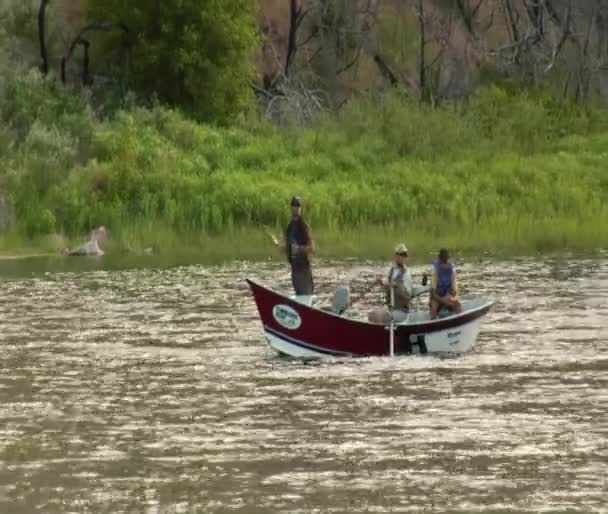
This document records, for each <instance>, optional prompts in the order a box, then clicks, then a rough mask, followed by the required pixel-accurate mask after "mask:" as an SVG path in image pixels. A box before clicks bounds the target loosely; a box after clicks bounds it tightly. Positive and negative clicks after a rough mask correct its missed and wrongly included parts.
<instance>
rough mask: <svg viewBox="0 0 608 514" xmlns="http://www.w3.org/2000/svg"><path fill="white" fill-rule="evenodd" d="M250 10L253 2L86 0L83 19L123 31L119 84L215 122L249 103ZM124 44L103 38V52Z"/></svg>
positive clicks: (116, 37) (253, 34)
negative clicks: (125, 63) (126, 66)
mask: <svg viewBox="0 0 608 514" xmlns="http://www.w3.org/2000/svg"><path fill="white" fill-rule="evenodd" d="M255 7H256V3H255V1H254V0H208V1H206V2H201V1H200V0H166V1H160V0H129V1H128V2H125V1H124V0H89V13H88V16H89V20H90V22H91V23H97V22H108V21H109V22H113V23H116V24H120V25H121V26H124V27H127V28H128V38H129V43H128V46H129V48H130V55H131V62H130V73H129V76H128V77H127V81H128V84H129V86H130V87H132V88H133V89H134V90H135V91H136V92H137V93H139V94H142V95H146V96H154V95H156V96H157V97H158V98H159V99H160V100H161V101H162V102H165V103H168V104H169V105H173V106H178V107H180V108H182V109H184V110H186V111H187V112H189V113H190V114H191V115H193V116H194V117H196V118H198V119H200V120H205V121H215V122H222V123H223V122H228V121H230V119H231V118H233V117H234V116H235V115H236V114H238V113H239V112H241V111H242V110H244V109H246V108H247V107H248V105H249V103H250V101H251V99H252V95H251V90H250V87H249V83H250V80H251V79H252V78H253V74H254V64H253V63H254V61H253V53H254V52H255V50H256V47H257V30H256V25H255V23H256V20H255V14H256V13H255ZM124 46H125V42H124V33H123V34H120V33H118V34H117V33H113V34H111V35H108V36H107V43H106V50H112V49H119V48H124Z"/></svg>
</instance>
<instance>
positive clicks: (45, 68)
mask: <svg viewBox="0 0 608 514" xmlns="http://www.w3.org/2000/svg"><path fill="white" fill-rule="evenodd" d="M49 2H50V0H41V1H40V8H39V9H38V38H39V40H40V57H41V58H42V63H41V65H40V71H42V73H43V74H44V75H46V74H48V72H49V57H48V54H47V50H46V35H45V32H46V31H45V28H46V27H45V19H44V16H45V12H46V8H47V6H48V5H49Z"/></svg>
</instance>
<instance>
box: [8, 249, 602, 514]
mask: <svg viewBox="0 0 608 514" xmlns="http://www.w3.org/2000/svg"><path fill="white" fill-rule="evenodd" d="M3 265H4V266H5V268H2V266H3ZM6 266H7V265H6V263H5V264H0V274H2V270H3V269H4V273H3V278H2V288H1V289H0V316H1V326H2V330H1V331H0V512H1V513H6V514H9V513H10V514H30V513H44V514H53V513H61V514H67V513H78V514H81V513H112V514H119V513H125V514H126V513H129V514H131V513H142V514H161V513H162V514H169V513H170V514H178V513H179V514H181V513H183V514H194V513H201V514H202V513H211V512H213V513H215V512H218V513H220V512H221V513H232V512H238V513H290V514H291V513H304V512H306V513H309V512H319V513H320V512H331V513H337V512H339V513H352V512H420V511H425V512H448V511H450V512H454V511H466V512H496V511H497V510H508V511H511V512H513V511H519V512H531V511H539V510H541V511H553V512H555V511H562V512H563V511H577V512H578V511H580V512H608V260H606V259H603V260H602V259H599V260H568V259H561V260H549V261H543V262H542V263H540V264H539V263H538V262H536V261H532V260H519V261H510V262H477V263H470V264H464V265H463V266H462V268H461V269H462V277H461V279H462V281H463V283H464V284H465V285H466V288H467V290H468V291H469V292H476V293H484V294H491V295H493V296H494V297H495V298H496V299H497V300H498V303H497V305H496V307H495V309H494V310H493V311H492V312H491V314H490V315H489V316H488V317H487V318H486V320H485V323H484V324H483V326H482V333H481V335H480V338H479V340H478V343H477V345H476V347H475V349H474V350H473V351H472V352H470V353H468V354H466V355H463V356H460V357H457V358H449V359H446V358H443V359H439V358H436V357H431V356H413V357H402V358H398V359H395V360H390V359H388V358H385V359H352V360H348V359H346V360H344V359H343V360H331V359H330V360H324V361H320V362H316V363H302V362H294V361H287V360H284V359H280V358H277V357H275V355H274V354H273V353H272V351H271V350H270V349H269V348H268V347H267V346H266V343H265V341H264V339H263V336H262V331H261V327H260V324H259V323H258V321H257V318H256V312H255V307H254V304H253V302H252V300H251V298H250V295H249V292H248V290H247V289H246V286H245V284H244V283H243V281H242V278H243V277H245V276H249V275H251V276H255V277H258V278H261V279H262V280H264V281H265V282H267V283H270V284H272V285H275V286H279V287H287V285H288V283H289V282H288V277H287V274H286V272H285V270H284V268H283V267H277V266H276V265H264V266H260V265H253V264H250V265H247V264H237V265H234V266H232V267H215V268H206V267H201V266H190V267H178V268H169V269H156V270H154V269H147V270H146V269H144V270H126V271H125V270H120V269H117V270H114V271H103V270H95V269H88V270H86V269H81V270H79V271H73V272H70V271H68V268H67V267H66V266H67V265H64V264H62V265H61V267H62V268H61V269H60V270H57V269H56V270H55V271H53V270H49V271H46V272H43V273H39V272H33V271H32V270H31V269H29V268H28V269H26V270H21V271H18V270H16V269H15V266H17V265H15V264H11V266H12V267H11V269H10V272H9V271H6ZM17 267H18V266H17ZM34 267H35V266H34ZM90 267H91V268H94V266H90ZM381 269H382V268H381V267H380V266H377V265H376V264H365V263H363V264H361V263H358V264H357V263H355V264H353V263H341V264H335V263H333V264H332V263H327V264H325V265H320V264H319V265H318V266H317V268H316V272H317V275H316V276H317V282H318V283H319V284H323V286H322V287H321V292H323V291H324V292H330V291H331V290H332V288H333V287H334V285H335V284H336V280H337V277H338V272H340V271H343V272H345V273H346V275H345V276H346V277H347V278H348V277H354V278H353V282H352V285H353V290H354V292H356V291H357V289H359V290H360V289H361V288H362V287H363V286H364V280H365V278H366V277H369V276H371V275H372V274H374V273H376V272H378V271H380V270H381ZM416 271H418V272H419V271H420V270H419V269H417V270H416ZM375 298H377V296H376V297H373V296H372V297H371V299H375ZM368 306H369V304H368V305H366V304H361V307H362V308H366V307H368Z"/></svg>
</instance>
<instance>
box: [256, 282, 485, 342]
mask: <svg viewBox="0 0 608 514" xmlns="http://www.w3.org/2000/svg"><path fill="white" fill-rule="evenodd" d="M245 280H246V282H247V283H248V284H249V286H250V287H251V286H255V287H258V288H260V289H263V290H265V291H268V292H270V293H272V294H274V295H276V296H279V297H280V298H283V299H285V300H287V301H288V302H289V303H290V304H291V305H290V306H291V307H294V306H297V308H304V309H305V310H306V309H308V310H311V311H314V312H317V313H320V314H324V315H327V316H332V317H335V318H338V319H340V320H342V321H346V322H348V323H353V324H359V325H365V326H368V327H385V328H387V327H388V326H389V325H382V324H380V323H370V322H369V321H363V320H358V319H353V318H347V317H345V316H341V315H340V314H336V313H335V312H333V311H326V310H323V309H321V308H319V307H314V306H312V305H306V304H304V303H301V302H298V301H297V300H295V299H293V298H290V297H289V296H285V295H284V294H283V293H279V292H278V291H275V290H274V289H272V288H270V287H267V286H265V285H262V284H260V283H259V282H256V281H255V280H252V279H249V278H246V279H245ZM481 299H482V300H484V301H483V303H482V304H481V305H479V306H477V307H475V308H473V309H470V310H463V311H462V312H460V313H458V314H452V315H450V316H445V317H443V318H437V319H433V320H432V319H428V320H426V321H416V322H414V323H408V322H407V320H406V321H402V322H399V323H395V324H394V327H395V328H396V329H397V328H400V327H414V328H416V327H420V326H424V328H427V327H428V328H429V329H431V330H425V332H429V333H430V332H435V330H432V327H433V326H434V325H439V324H444V323H445V322H446V321H449V322H450V323H451V322H453V321H456V320H458V319H459V318H461V317H465V316H466V317H467V318H468V317H470V316H471V314H476V313H478V312H479V311H484V312H483V313H481V314H479V316H473V318H472V319H467V320H466V321H464V322H463V323H462V324H456V325H454V326H460V325H464V324H466V323H469V322H471V321H474V320H475V319H478V318H479V317H481V316H483V315H484V314H485V313H486V312H487V311H488V310H489V309H490V308H491V307H492V306H493V305H494V304H495V303H496V302H495V300H493V299H491V298H483V297H481ZM256 305H257V300H256ZM440 330H445V329H444V328H439V330H437V331H440Z"/></svg>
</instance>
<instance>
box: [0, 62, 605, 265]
mask: <svg viewBox="0 0 608 514" xmlns="http://www.w3.org/2000/svg"><path fill="white" fill-rule="evenodd" d="M0 109H1V114H2V119H3V121H4V122H5V124H4V125H3V126H2V128H1V129H0V136H1V137H0V150H2V151H1V152H0V170H1V171H0V185H2V187H3V189H4V190H5V191H6V192H7V193H8V194H7V195H6V197H7V198H8V199H9V200H10V204H11V210H12V216H11V217H12V218H13V220H14V222H13V224H12V226H11V227H10V228H9V229H8V230H7V231H6V232H5V233H4V234H3V235H0V253H1V254H4V255H16V254H26V253H47V252H48V253H51V254H58V253H60V252H61V250H62V249H63V248H66V247H70V248H72V247H74V246H78V245H80V244H81V243H82V242H83V241H82V238H83V237H85V234H87V233H88V232H89V231H90V230H91V228H93V227H95V226H99V225H105V226H106V227H108V228H109V230H110V232H111V233H112V241H113V246H112V248H110V251H111V252H116V253H135V254H138V253H144V252H150V251H151V252H152V253H155V252H156V253H163V254H187V255H192V256H196V258H200V259H203V260H206V261H217V260H225V259H239V258H243V259H256V260H259V259H267V258H269V257H271V256H272V255H274V249H273V248H272V245H271V244H270V241H269V238H268V236H267V234H266V233H265V232H264V230H263V229H262V228H261V227H263V226H271V227H273V228H274V230H280V229H281V227H283V226H284V224H285V223H286V221H287V216H288V215H289V208H288V202H289V199H290V198H291V196H292V195H293V194H298V195H300V196H302V197H303V199H304V203H305V215H306V217H307V218H308V219H309V221H310V222H311V224H312V227H313V230H314V234H315V237H316V239H317V243H318V246H319V255H321V256H324V257H337V258H346V257H357V258H385V257H386V256H387V255H390V253H391V249H392V247H393V246H394V244H395V242H396V241H405V242H406V243H407V244H408V246H409V247H410V248H412V251H413V252H414V255H421V254H426V255H428V254H429V253H434V252H436V250H437V248H438V247H440V246H448V247H450V248H452V249H453V251H455V252H464V253H469V254H479V253H484V252H491V253H492V254H494V255H497V256H500V255H506V254H510V255H512V254H530V253H535V252H539V251H541V252H542V251H567V250H574V251H587V252H592V251H594V250H596V249H597V248H606V247H608V232H607V231H606V230H605V227H606V226H608V208H607V207H606V205H608V173H606V162H607V159H608V152H606V148H608V116H607V114H606V111H605V110H603V109H597V108H595V109H594V108H593V107H583V106H577V105H573V104H568V103H563V102H560V101H558V100H556V99H554V98H552V97H550V96H546V95H543V94H542V93H538V92H537V93H531V92H526V93H516V92H512V91H511V92H509V91H506V90H503V89H500V88H498V87H490V88H487V89H483V90H481V91H480V92H479V93H478V94H477V95H475V97H473V98H471V99H469V100H468V101H467V102H466V103H459V104H445V105H442V106H440V107H438V108H431V107H429V106H426V105H421V104H419V103H417V102H414V101H412V100H410V99H408V98H404V97H403V96H402V95H400V94H397V93H395V94H387V95H385V96H384V97H382V98H376V99H362V100H360V101H358V102H357V103H353V104H352V105H350V106H349V107H348V108H345V109H344V111H343V112H341V113H340V114H339V115H336V116H332V117H328V118H327V119H319V120H318V121H317V123H316V125H315V126H314V127H310V128H303V127H298V126H284V127H276V126H273V125H271V124H270V123H269V122H267V121H264V120H261V119H259V118H257V117H256V118H252V119H242V120H241V123H240V124H239V126H238V127H214V126H209V125H201V124H197V123H195V122H193V121H191V120H188V119H187V118H185V117H184V116H183V115H182V114H180V113H178V112H175V111H171V110H167V109H164V108H162V107H155V108H151V109H143V108H134V109H131V110H127V111H119V112H117V113H115V114H114V115H112V116H110V117H101V116H99V115H98V114H96V113H95V112H94V111H93V110H92V109H91V108H90V106H89V104H88V103H87V101H86V98H83V97H81V96H79V95H78V94H76V93H75V92H73V91H69V90H66V89H63V88H58V87H57V86H56V85H55V84H53V83H49V82H48V81H45V80H42V79H41V78H40V77H39V76H37V75H36V74H30V75H28V76H24V77H20V78H18V79H15V81H14V83H13V85H12V86H11V87H7V88H5V90H4V97H3V98H0ZM57 234H61V235H57Z"/></svg>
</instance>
